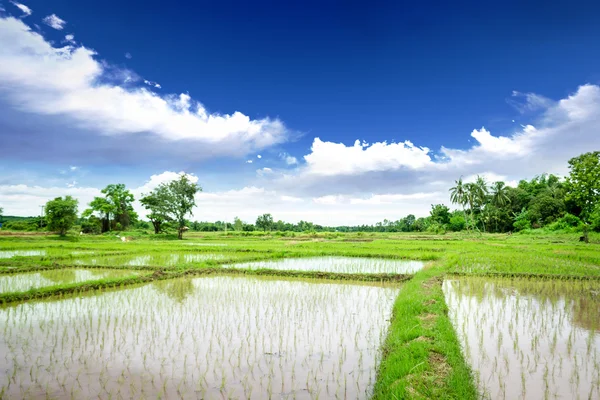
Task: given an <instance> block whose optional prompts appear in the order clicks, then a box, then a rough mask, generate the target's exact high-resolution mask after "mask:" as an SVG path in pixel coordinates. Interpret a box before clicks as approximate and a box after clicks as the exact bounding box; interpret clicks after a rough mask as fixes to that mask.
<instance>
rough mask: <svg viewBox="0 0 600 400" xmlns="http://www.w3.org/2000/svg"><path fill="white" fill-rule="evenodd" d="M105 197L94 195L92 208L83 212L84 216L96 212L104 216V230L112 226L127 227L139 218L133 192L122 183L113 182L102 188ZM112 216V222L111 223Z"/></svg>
mask: <svg viewBox="0 0 600 400" xmlns="http://www.w3.org/2000/svg"><path fill="white" fill-rule="evenodd" d="M102 194H104V197H94V199H93V200H92V201H91V202H90V204H89V206H90V208H89V209H87V210H85V212H84V213H83V216H84V217H89V216H91V215H92V214H93V213H94V212H97V213H99V214H100V215H101V216H102V218H103V219H102V232H107V231H110V230H111V229H112V228H117V229H127V228H128V227H129V225H131V224H132V223H133V222H135V221H136V220H137V213H136V212H135V211H134V210H133V201H134V200H135V199H134V197H133V194H132V193H131V192H130V191H129V190H127V189H126V187H125V185H124V184H122V183H118V184H111V185H108V186H106V187H105V188H104V189H102ZM111 217H112V224H111Z"/></svg>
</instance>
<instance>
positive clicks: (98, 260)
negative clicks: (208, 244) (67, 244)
mask: <svg viewBox="0 0 600 400" xmlns="http://www.w3.org/2000/svg"><path fill="white" fill-rule="evenodd" d="M223 258H225V256H224V255H222V254H213V253H155V254H143V255H127V256H109V257H92V258H81V259H77V260H75V261H74V263H75V264H79V265H115V266H132V267H141V266H159V267H162V266H164V267H172V266H176V265H190V264H197V263H201V262H203V261H208V260H221V259H223Z"/></svg>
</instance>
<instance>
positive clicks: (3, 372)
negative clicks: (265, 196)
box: [0, 233, 600, 400]
mask: <svg viewBox="0 0 600 400" xmlns="http://www.w3.org/2000/svg"><path fill="white" fill-rule="evenodd" d="M591 239H592V243H590V244H589V245H586V244H581V243H579V242H578V237H577V236H576V235H571V236H569V235H553V236H533V237H532V236H521V235H512V236H506V235H479V234H471V235H462V236H461V235H428V234H419V235H405V234H367V235H361V234H340V233H327V234H323V235H320V236H319V235H315V234H310V235H305V236H303V235H294V236H293V237H286V236H284V235H276V234H275V235H270V234H269V233H260V234H258V233H253V234H252V235H241V234H238V233H228V234H226V235H224V234H219V233H215V234H204V233H203V234H202V235H199V234H198V235H195V234H191V233H190V234H189V235H188V236H187V237H186V240H183V241H178V240H170V238H169V237H168V236H165V237H157V236H153V235H147V236H143V237H137V238H134V240H132V241H130V242H121V241H120V240H118V238H114V237H112V236H109V235H106V236H89V237H88V236H84V237H76V238H69V239H68V240H64V239H60V240H59V239H57V238H54V237H52V236H44V237H35V236H32V237H26V238H23V237H11V236H10V235H9V236H2V237H0V332H1V334H0V398H1V399H4V398H73V399H87V398H153V399H154V398H194V399H195V398H207V399H212V398H215V399H248V398H249V399H267V398H272V399H341V398H344V399H368V398H372V399H374V400H379V399H383V400H387V399H413V398H414V399H438V398H440V399H470V400H475V399H480V398H486V399H513V398H514V399H517V398H527V399H529V398H544V399H546V398H547V399H550V398H569V399H571V398H573V399H578V398H580V399H596V398H600V391H599V389H598V388H599V387H600V372H599V371H600V328H599V326H600V321H599V320H600V312H598V310H600V300H599V299H600V251H598V247H597V246H598V244H600V237H597V236H595V234H593V235H591Z"/></svg>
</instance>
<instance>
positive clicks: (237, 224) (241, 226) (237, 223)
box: [233, 217, 244, 232]
mask: <svg viewBox="0 0 600 400" xmlns="http://www.w3.org/2000/svg"><path fill="white" fill-rule="evenodd" d="M233 229H234V230H235V231H237V232H240V231H241V230H242V229H244V223H243V222H242V220H241V219H239V218H238V217H235V218H234V219H233Z"/></svg>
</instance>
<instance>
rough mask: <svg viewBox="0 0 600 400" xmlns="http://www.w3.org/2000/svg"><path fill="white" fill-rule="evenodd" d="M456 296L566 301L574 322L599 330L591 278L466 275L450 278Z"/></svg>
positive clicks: (599, 287) (599, 298)
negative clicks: (455, 278)
mask: <svg viewBox="0 0 600 400" xmlns="http://www.w3.org/2000/svg"><path fill="white" fill-rule="evenodd" d="M449 283H450V284H451V285H452V288H453V290H454V291H455V293H457V294H458V295H459V296H469V297H473V298H474V299H476V300H477V303H478V304H481V302H482V301H484V299H486V298H487V297H488V296H491V297H492V298H493V299H494V301H497V303H496V304H497V306H498V307H504V306H505V305H506V303H505V301H506V299H507V297H509V296H523V297H531V298H533V299H535V300H536V301H537V302H539V303H540V304H544V303H549V304H552V305H556V304H557V303H558V302H559V301H560V300H564V301H565V303H566V310H565V311H567V312H569V313H570V314H571V315H572V321H573V324H574V325H576V326H578V327H580V328H583V329H587V330H597V331H600V312H599V311H598V310H600V284H599V283H598V282H594V281H576V282H573V281H562V280H548V281H541V280H535V279H501V278H500V279H498V278H488V279H486V278H465V279H459V280H453V281H450V282H449Z"/></svg>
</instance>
